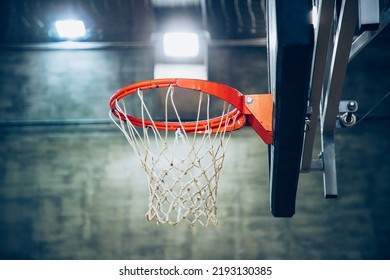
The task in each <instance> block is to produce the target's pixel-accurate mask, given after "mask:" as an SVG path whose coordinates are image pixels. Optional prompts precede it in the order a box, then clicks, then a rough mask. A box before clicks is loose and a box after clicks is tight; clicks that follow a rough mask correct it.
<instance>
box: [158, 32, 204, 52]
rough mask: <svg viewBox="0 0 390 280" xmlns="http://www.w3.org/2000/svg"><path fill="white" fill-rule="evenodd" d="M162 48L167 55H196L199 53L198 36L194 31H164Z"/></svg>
mask: <svg viewBox="0 0 390 280" xmlns="http://www.w3.org/2000/svg"><path fill="white" fill-rule="evenodd" d="M163 49H164V54H165V55H166V56H169V57H183V58H185V57H196V56H198V55H199V36H198V34H196V33H173V32H172V33H165V34H164V35H163Z"/></svg>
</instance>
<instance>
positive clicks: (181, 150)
mask: <svg viewBox="0 0 390 280" xmlns="http://www.w3.org/2000/svg"><path fill="white" fill-rule="evenodd" d="M137 95H138V97H139V99H140V100H141V107H142V108H141V115H142V120H145V119H148V120H151V121H152V122H153V123H154V121H153V120H152V116H151V114H150V112H149V110H148V108H147V106H146V104H145V102H144V93H143V91H142V90H140V89H138V91H137ZM203 98H206V103H207V109H206V110H207V113H206V114H207V120H209V119H210V118H209V116H210V112H209V107H210V96H209V95H208V94H203V93H202V92H200V93H199V107H198V114H197V120H196V121H199V117H200V107H201V103H202V99H203ZM168 104H169V105H171V106H172V107H173V109H174V112H175V114H176V117H177V120H178V122H179V123H180V127H181V128H178V129H177V130H176V131H170V132H169V131H168V130H165V131H163V130H157V129H156V127H154V126H153V125H149V126H146V127H143V128H139V127H136V126H134V125H133V124H132V123H131V122H130V121H129V120H127V121H121V120H120V119H118V118H116V117H115V116H113V115H112V114H110V117H111V119H112V120H113V122H114V123H115V124H116V125H117V126H118V128H119V129H120V130H121V131H122V132H123V134H124V135H125V136H126V139H127V141H128V142H129V144H130V146H131V147H132V149H133V150H134V152H135V153H136V155H137V157H138V159H139V160H140V162H141V164H142V166H143V168H144V170H145V172H146V174H147V179H148V187H149V211H148V212H147V214H146V219H147V220H148V221H156V222H157V223H158V224H165V223H167V224H170V225H176V224H178V223H179V222H181V221H183V220H184V221H186V222H188V223H190V224H191V225H194V224H195V223H196V222H199V223H200V224H201V225H203V226H205V227H206V226H208V225H209V224H210V223H211V224H214V225H216V224H218V219H217V205H216V199H217V188H218V179H219V175H220V171H221V169H222V166H223V162H224V156H225V151H226V148H227V145H228V142H229V139H230V135H231V132H230V131H226V128H224V129H222V128H221V129H220V131H218V132H216V133H211V131H210V132H206V133H201V134H200V133H191V134H189V133H186V131H185V129H184V126H183V122H182V121H181V119H180V116H179V113H178V110H177V108H176V105H175V103H174V87H172V86H171V87H169V88H168V90H167V92H166V96H165V121H166V122H167V121H168V112H167V111H168V109H167V108H168ZM125 105H126V104H125V102H124V101H123V99H121V100H119V101H118V102H117V104H116V107H117V110H118V111H120V112H122V113H123V114H124V115H125V116H126V115H127V112H126V107H125ZM223 107H224V108H223V112H221V115H223V114H225V113H227V112H229V110H230V107H231V105H229V104H228V103H227V102H225V104H224V106H223ZM221 121H222V120H221ZM223 121H224V122H225V121H226V122H229V121H230V122H231V121H233V122H234V121H235V120H232V119H226V118H225V120H223ZM220 126H221V127H223V124H222V123H221V124H220Z"/></svg>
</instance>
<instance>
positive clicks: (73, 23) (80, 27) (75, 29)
mask: <svg viewBox="0 0 390 280" xmlns="http://www.w3.org/2000/svg"><path fill="white" fill-rule="evenodd" d="M55 27H56V29H57V33H58V35H59V36H60V37H61V38H65V39H78V38H82V37H84V36H85V34H86V32H85V26H84V22H82V21H81V20H73V19H69V20H57V21H56V22H55Z"/></svg>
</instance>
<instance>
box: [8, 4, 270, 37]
mask: <svg viewBox="0 0 390 280" xmlns="http://www.w3.org/2000/svg"><path fill="white" fill-rule="evenodd" d="M264 6H265V0H8V1H7V0H2V1H1V4H0V8H1V10H0V15H1V16H0V24H1V26H2V27H3V32H1V35H0V40H1V41H2V42H3V43H11V44H12V43H41V42H53V41H56V40H58V39H56V36H55V35H56V34H55V31H54V28H53V26H54V22H55V21H56V20H58V19H66V18H77V19H81V20H83V21H84V23H85V25H86V28H87V31H88V36H87V38H86V39H85V40H87V41H96V42H148V41H150V38H151V36H152V34H153V33H154V32H159V31H161V30H164V29H167V30H171V31H180V30H183V29H189V28H192V29H194V28H195V29H196V30H207V31H208V32H209V34H210V37H211V39H216V40H219V39H221V40H222V39H227V40H231V39H254V38H256V39H258V38H265V37H266V28H265V15H264Z"/></svg>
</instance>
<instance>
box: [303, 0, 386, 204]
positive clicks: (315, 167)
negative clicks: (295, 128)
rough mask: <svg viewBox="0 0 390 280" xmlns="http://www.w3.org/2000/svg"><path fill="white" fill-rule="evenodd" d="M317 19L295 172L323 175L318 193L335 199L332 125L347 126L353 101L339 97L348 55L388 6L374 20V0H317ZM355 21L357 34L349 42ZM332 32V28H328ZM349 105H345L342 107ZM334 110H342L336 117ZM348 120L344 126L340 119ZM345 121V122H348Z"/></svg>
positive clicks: (374, 30)
mask: <svg viewBox="0 0 390 280" xmlns="http://www.w3.org/2000/svg"><path fill="white" fill-rule="evenodd" d="M318 2H319V12H318V22H317V24H316V28H315V47H314V55H313V64H312V71H311V78H310V90H309V94H308V97H309V98H308V110H307V117H306V125H307V127H309V128H310V129H306V130H305V136H304V145H303V151H302V160H301V172H311V171H320V172H322V173H323V185H324V197H325V198H336V197H337V196H338V190H337V172H336V156H335V141H334V134H335V128H339V127H348V126H352V125H353V124H354V123H355V121H356V118H355V116H354V115H353V113H354V112H356V110H357V109H358V106H357V102H356V101H354V100H351V101H341V96H342V91H343V86H344V80H345V76H346V70H347V65H348V62H349V61H350V60H351V59H353V58H354V57H355V56H356V54H357V53H358V52H360V51H361V50H362V49H363V48H364V47H365V46H366V45H367V44H368V43H369V42H370V41H371V40H372V39H373V38H374V37H375V36H376V35H377V34H378V33H379V32H380V31H381V30H383V29H384V27H385V26H386V25H387V24H388V23H389V21H390V20H389V19H390V14H389V10H387V11H385V13H383V16H382V17H381V18H379V17H378V16H377V15H379V3H378V0H373V1H371V0H370V1H366V0H359V1H355V0H343V1H340V2H341V6H340V7H339V8H340V9H339V12H338V7H337V1H326V0H323V1H318ZM358 19H359V26H360V28H361V30H363V31H364V30H365V31H364V32H363V33H362V35H360V36H359V37H357V38H356V39H355V40H354V32H355V30H356V22H357V21H358ZM333 30H334V31H333ZM348 104H349V105H348ZM340 113H344V115H343V116H340ZM346 120H347V121H348V122H349V123H347V125H346V124H345V121H346ZM343 121H344V123H343ZM349 124H350V125H349ZM317 126H319V128H320V137H321V151H320V153H319V155H318V158H314V159H313V158H312V154H313V147H314V142H315V138H316V136H317V133H318V132H317Z"/></svg>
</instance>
